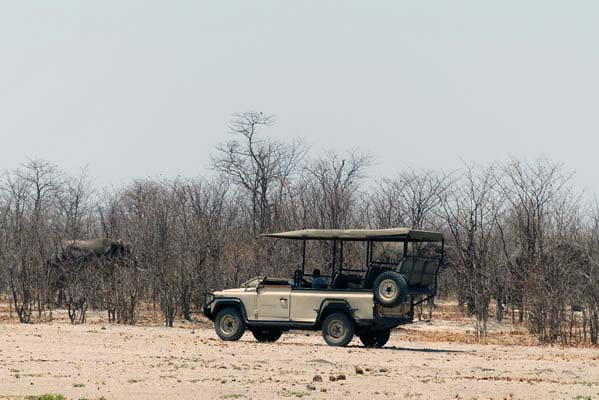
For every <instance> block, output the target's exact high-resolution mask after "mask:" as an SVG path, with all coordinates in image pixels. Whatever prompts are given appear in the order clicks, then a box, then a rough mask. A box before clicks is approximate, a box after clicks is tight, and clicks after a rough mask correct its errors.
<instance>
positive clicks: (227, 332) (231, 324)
mask: <svg viewBox="0 0 599 400" xmlns="http://www.w3.org/2000/svg"><path fill="white" fill-rule="evenodd" d="M214 329H215V330H216V334H217V335H218V337H219V338H221V339H222V340H226V341H231V342H232V341H236V340H239V339H240V338H241V337H242V336H243V333H244V332H245V322H244V321H243V317H242V316H241V313H240V312H239V309H237V308H235V307H225V308H223V309H222V310H220V311H219V312H218V314H216V319H215V320H214Z"/></svg>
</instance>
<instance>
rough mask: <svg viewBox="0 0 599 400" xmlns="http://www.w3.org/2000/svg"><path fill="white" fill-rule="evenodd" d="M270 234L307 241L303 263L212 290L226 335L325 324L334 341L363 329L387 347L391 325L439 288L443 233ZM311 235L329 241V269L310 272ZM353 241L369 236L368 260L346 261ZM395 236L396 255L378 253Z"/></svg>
mask: <svg viewBox="0 0 599 400" xmlns="http://www.w3.org/2000/svg"><path fill="white" fill-rule="evenodd" d="M264 236H268V237H273V238H279V239H292V240H299V241H302V263H301V269H300V268H298V269H297V270H296V271H295V274H294V276H293V278H291V279H283V278H271V277H256V278H254V279H251V280H249V281H247V282H245V283H244V284H243V285H242V287H241V288H238V289H227V290H221V291H215V292H211V293H208V294H207V296H206V304H205V306H204V314H205V315H206V316H207V317H208V318H209V319H210V320H212V321H214V325H215V329H216V333H217V335H218V336H219V337H220V338H221V339H222V340H229V341H232V340H238V339H239V338H241V336H242V335H243V334H244V332H245V330H246V329H247V330H250V331H251V332H252V334H253V335H254V337H255V338H256V339H257V340H258V341H259V342H273V341H276V340H277V339H279V338H280V337H281V334H282V333H283V332H284V331H289V330H293V329H304V330H322V335H323V337H324V340H325V341H326V343H327V344H329V345H331V346H346V345H347V344H348V343H349V342H351V340H352V339H353V337H354V335H357V336H358V337H359V338H360V340H361V341H362V343H363V344H364V345H365V346H367V347H382V346H384V345H385V344H386V343H387V341H388V340H389V335H390V332H391V329H393V328H394V327H396V326H398V325H401V324H407V323H410V322H412V320H413V316H414V307H415V306H416V305H418V304H420V303H422V302H424V301H426V300H428V299H430V298H432V297H434V296H435V295H436V292H437V276H438V273H439V269H440V266H441V265H442V263H443V253H444V240H443V235H442V234H441V233H438V232H429V231H421V230H413V229H408V228H392V229H348V230H341V229H306V230H299V231H291V232H281V233H273V234H266V235H264ZM310 241H328V242H330V243H331V245H332V252H331V255H332V256H331V258H332V260H331V261H330V262H329V263H328V265H329V266H330V274H328V275H321V274H320V271H316V272H317V273H316V274H315V273H312V274H307V273H306V271H305V266H306V244H307V243H308V242H310ZM347 242H362V243H363V245H362V248H363V249H365V252H366V254H365V256H364V258H363V260H364V265H361V266H360V267H355V266H351V267H350V266H348V265H344V243H347ZM389 243H390V244H391V246H394V247H393V248H394V249H399V251H395V253H396V256H395V257H391V256H389V254H387V255H386V256H383V257H376V256H375V254H381V252H380V251H378V252H377V251H376V250H377V248H376V247H377V246H381V245H382V246H384V245H385V244H389ZM398 244H399V245H398ZM346 246H348V245H347V244H346ZM388 253H389V252H388ZM383 254H384V252H383ZM327 272H328V271H327ZM306 278H308V279H311V281H312V282H309V281H308V280H307V279H306Z"/></svg>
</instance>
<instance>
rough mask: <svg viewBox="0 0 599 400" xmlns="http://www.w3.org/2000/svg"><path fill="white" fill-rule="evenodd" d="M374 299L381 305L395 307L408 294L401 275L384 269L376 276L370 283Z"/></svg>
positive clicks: (406, 285)
mask: <svg viewBox="0 0 599 400" xmlns="http://www.w3.org/2000/svg"><path fill="white" fill-rule="evenodd" d="M372 290H373V292H374V299H375V300H376V301H377V302H378V303H379V304H380V305H382V306H383V307H389V308H391V307H397V306H398V305H400V304H401V302H402V301H403V300H404V299H405V297H406V295H407V294H408V284H407V283H406V278H404V277H403V275H401V274H399V273H398V272H395V271H386V272H383V273H382V274H380V275H379V276H377V278H376V279H375V280H374V284H373V285H372Z"/></svg>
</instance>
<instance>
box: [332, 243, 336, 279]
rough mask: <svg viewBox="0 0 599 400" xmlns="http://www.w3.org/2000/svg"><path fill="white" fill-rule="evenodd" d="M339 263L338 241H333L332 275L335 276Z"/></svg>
mask: <svg viewBox="0 0 599 400" xmlns="http://www.w3.org/2000/svg"><path fill="white" fill-rule="evenodd" d="M336 262H337V240H333V264H332V267H331V275H334V274H335V264H336Z"/></svg>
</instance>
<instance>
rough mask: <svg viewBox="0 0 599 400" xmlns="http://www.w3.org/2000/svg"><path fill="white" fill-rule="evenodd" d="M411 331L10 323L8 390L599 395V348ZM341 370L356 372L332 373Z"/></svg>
mask: <svg viewBox="0 0 599 400" xmlns="http://www.w3.org/2000/svg"><path fill="white" fill-rule="evenodd" d="M412 327H414V329H423V330H427V329H429V330H430V329H432V328H431V325H430V324H426V323H419V324H415V325H412ZM408 333H409V332H408ZM405 337H406V332H405V331H403V333H402V331H396V332H394V333H393V336H392V338H391V340H390V342H389V344H388V347H387V348H384V349H365V348H362V347H360V346H359V342H358V340H357V339H354V342H353V343H352V345H351V346H350V347H347V348H334V347H329V346H326V344H325V343H324V342H323V340H322V337H321V336H320V334H319V333H317V332H311V333H309V334H306V333H304V332H300V333H290V334H286V335H284V336H283V337H282V338H281V340H280V341H278V342H277V343H274V344H261V343H260V344H259V343H257V342H255V340H254V339H253V337H252V336H251V334H250V333H246V335H244V337H243V338H242V339H241V340H240V341H239V342H233V343H231V342H222V341H220V340H218V339H217V337H216V335H215V333H214V331H213V330H212V329H210V328H208V327H206V326H203V325H202V324H187V325H184V326H181V325H180V326H179V327H177V328H170V329H169V328H163V327H149V326H118V325H109V324H105V323H95V324H88V325H76V326H73V325H70V324H68V323H65V322H53V323H44V324H34V325H19V324H14V323H4V324H0V398H20V397H22V396H27V395H39V394H43V393H61V394H63V395H65V396H66V397H67V398H73V399H79V398H88V399H98V398H102V397H104V398H106V399H148V398H159V399H175V398H177V399H237V398H238V399H274V398H296V397H304V398H309V399H455V398H458V399H488V398H492V399H579V400H580V399H596V398H597V399H599V349H596V348H595V349H593V348H590V349H589V348H568V349H564V348H559V347H543V346H503V345H493V344H486V345H481V344H463V343H450V342H431V341H426V342H422V341H412V340H410V341H408V340H406V338H405ZM360 372H362V373H360ZM339 375H344V376H345V379H336V380H334V381H332V380H330V377H331V376H332V377H335V378H336V377H338V376H339ZM316 376H320V377H322V382H320V381H314V379H315V377H316ZM316 379H317V380H318V378H316Z"/></svg>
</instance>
